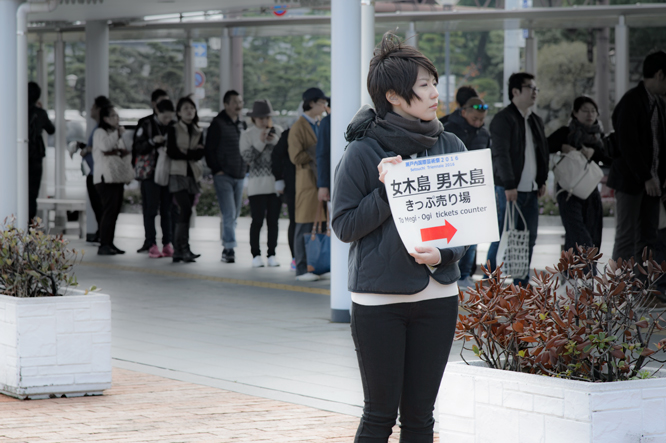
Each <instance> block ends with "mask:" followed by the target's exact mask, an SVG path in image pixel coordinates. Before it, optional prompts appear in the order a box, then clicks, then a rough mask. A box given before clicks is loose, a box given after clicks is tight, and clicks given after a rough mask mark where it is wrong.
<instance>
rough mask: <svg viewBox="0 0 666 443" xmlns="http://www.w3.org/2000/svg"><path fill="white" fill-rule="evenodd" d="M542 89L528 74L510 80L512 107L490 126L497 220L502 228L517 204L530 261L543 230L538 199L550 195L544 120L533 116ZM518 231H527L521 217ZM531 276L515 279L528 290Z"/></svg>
mask: <svg viewBox="0 0 666 443" xmlns="http://www.w3.org/2000/svg"><path fill="white" fill-rule="evenodd" d="M538 92H539V88H537V86H536V82H535V81H534V75H532V74H528V73H526V72H519V73H515V74H512V75H511V77H509V97H510V99H511V103H510V104H509V106H507V107H506V108H504V109H502V110H501V111H500V112H498V113H497V115H496V116H495V117H494V118H493V121H492V122H491V123H490V135H491V140H492V148H491V150H492V154H493V175H494V177H495V198H496V201H497V217H498V223H499V225H500V231H501V230H502V229H501V227H502V225H503V222H504V211H505V209H506V205H507V202H515V203H516V204H517V205H518V209H519V210H520V212H521V213H522V214H523V217H525V223H526V224H527V230H528V231H529V233H530V236H529V261H530V262H531V261H532V252H533V251H534V244H535V243H536V237H537V229H538V228H539V201H538V198H539V197H541V196H543V195H544V194H545V193H546V179H547V178H548V140H547V139H546V134H545V128H544V124H543V120H541V117H539V116H538V115H536V113H535V112H532V110H531V108H532V106H534V104H535V103H536V98H537V94H538ZM518 219H519V220H518V222H517V226H516V227H517V228H518V229H525V226H523V223H522V220H521V219H520V217H518ZM498 246H499V242H495V243H493V244H492V245H491V246H490V249H489V250H488V260H489V261H490V267H491V270H495V268H496V266H497V265H498V264H499V263H496V258H495V257H496V255H497V248H498ZM528 282H529V276H528V277H526V278H524V279H514V283H515V284H516V285H518V284H522V285H523V286H527V283H528Z"/></svg>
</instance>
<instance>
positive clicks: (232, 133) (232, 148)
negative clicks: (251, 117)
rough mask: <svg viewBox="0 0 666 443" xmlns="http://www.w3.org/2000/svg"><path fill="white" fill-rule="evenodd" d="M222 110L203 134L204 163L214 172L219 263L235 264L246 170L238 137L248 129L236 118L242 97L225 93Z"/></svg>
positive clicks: (230, 92)
mask: <svg viewBox="0 0 666 443" xmlns="http://www.w3.org/2000/svg"><path fill="white" fill-rule="evenodd" d="M222 101H223V102H224V110H222V111H221V112H220V113H219V114H217V116H216V117H215V118H214V119H213V121H212V122H211V123H210V127H209V128H208V133H207V134H206V146H205V152H206V163H207V164H208V167H209V168H210V169H211V171H212V172H213V183H214V184H215V192H216V193H217V202H218V204H219V205H220V212H221V213H222V225H223V228H222V248H223V249H222V261H223V262H224V263H234V262H235V261H236V255H235V252H234V248H235V247H236V246H237V243H236V220H237V219H238V215H239V214H240V209H241V204H242V201H243V180H244V179H245V172H246V166H245V162H244V161H243V158H242V157H241V153H240V146H239V142H240V134H241V131H244V130H245V129H247V125H246V124H245V122H244V121H242V120H241V119H240V118H239V117H240V114H241V111H242V110H243V97H241V95H240V94H239V93H238V92H236V91H234V90H231V91H227V92H226V93H225V94H224V97H223V100H222Z"/></svg>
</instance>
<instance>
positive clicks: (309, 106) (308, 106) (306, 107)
mask: <svg viewBox="0 0 666 443" xmlns="http://www.w3.org/2000/svg"><path fill="white" fill-rule="evenodd" d="M314 102H315V100H308V101H307V102H303V112H308V111H309V110H310V109H312V103H314Z"/></svg>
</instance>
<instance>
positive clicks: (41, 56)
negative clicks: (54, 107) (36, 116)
mask: <svg viewBox="0 0 666 443" xmlns="http://www.w3.org/2000/svg"><path fill="white" fill-rule="evenodd" d="M45 46H46V45H45V44H44V42H43V41H42V37H41V35H40V37H39V49H37V83H38V84H39V87H40V88H42V97H41V98H40V101H41V102H42V106H43V107H44V109H49V63H48V57H47V55H48V51H47V50H46V47H45Z"/></svg>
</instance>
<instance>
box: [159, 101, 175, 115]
mask: <svg viewBox="0 0 666 443" xmlns="http://www.w3.org/2000/svg"><path fill="white" fill-rule="evenodd" d="M155 107H156V108H157V112H160V113H161V112H175V111H176V110H175V109H174V107H173V102H172V101H171V100H169V99H166V100H162V101H160V102H159V103H158V104H157V105H155Z"/></svg>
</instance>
